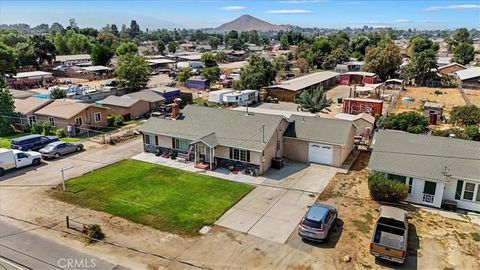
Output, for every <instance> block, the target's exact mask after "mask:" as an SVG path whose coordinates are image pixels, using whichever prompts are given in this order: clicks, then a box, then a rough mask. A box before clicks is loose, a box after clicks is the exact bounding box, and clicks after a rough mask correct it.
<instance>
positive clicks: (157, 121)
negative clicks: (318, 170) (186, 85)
mask: <svg viewBox="0 0 480 270" xmlns="http://www.w3.org/2000/svg"><path fill="white" fill-rule="evenodd" d="M306 118H308V120H307V121H304V122H302V124H298V123H297V122H298V121H301V119H299V118H298V117H295V116H292V117H291V118H290V119H287V118H285V117H283V116H280V115H269V114H260V113H249V114H246V113H245V112H240V111H233V110H225V109H218V108H207V107H203V106H194V105H189V106H187V107H185V108H184V109H183V111H182V113H181V114H180V115H179V116H178V117H176V118H175V119H162V118H150V119H149V120H148V121H147V122H146V123H145V124H144V125H142V126H141V127H140V131H141V132H142V133H143V134H144V150H145V151H147V152H156V151H160V152H161V153H171V152H176V153H181V154H183V155H186V156H187V158H188V159H189V160H192V161H194V162H195V163H203V164H206V165H207V166H208V168H216V167H218V166H222V167H235V168H238V169H239V170H242V169H249V170H254V171H256V173H258V174H263V173H264V172H265V171H266V170H268V169H269V168H270V167H271V166H272V161H273V160H274V159H281V158H288V159H292V160H296V161H301V162H316V163H323V164H327V165H332V166H341V164H342V163H343V161H344V160H345V159H346V157H347V156H348V155H349V154H350V151H351V150H352V148H353V139H354V133H355V127H354V125H353V124H352V123H351V122H348V121H343V120H334V119H321V118H317V117H306ZM317 126H318V127H317ZM321 129H323V130H324V131H322V132H320V133H319V134H317V133H316V132H317V131H318V130H321ZM330 132H331V133H332V134H331V135H330V134H329V133H330ZM295 134H297V135H298V134H305V136H303V135H302V136H295ZM332 138H334V139H332ZM318 146H323V147H331V149H332V150H333V151H328V152H325V151H322V150H323V149H325V148H318ZM323 155H328V157H323Z"/></svg>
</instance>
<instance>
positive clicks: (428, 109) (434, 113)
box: [423, 102, 444, 125]
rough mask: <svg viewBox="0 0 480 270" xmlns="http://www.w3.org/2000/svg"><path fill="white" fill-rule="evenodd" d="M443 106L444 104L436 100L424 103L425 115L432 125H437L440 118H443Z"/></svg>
mask: <svg viewBox="0 0 480 270" xmlns="http://www.w3.org/2000/svg"><path fill="white" fill-rule="evenodd" d="M443 107H444V105H443V104H441V103H435V102H425V104H423V115H424V116H425V117H427V118H428V121H429V122H430V125H436V124H437V122H438V120H439V119H442V117H443Z"/></svg>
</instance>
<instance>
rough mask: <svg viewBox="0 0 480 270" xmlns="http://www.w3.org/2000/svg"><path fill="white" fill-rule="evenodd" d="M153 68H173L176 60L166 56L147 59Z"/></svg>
mask: <svg viewBox="0 0 480 270" xmlns="http://www.w3.org/2000/svg"><path fill="white" fill-rule="evenodd" d="M146 60H147V62H148V65H149V66H150V68H152V69H171V68H172V66H173V64H175V61H173V60H171V59H166V58H155V59H146Z"/></svg>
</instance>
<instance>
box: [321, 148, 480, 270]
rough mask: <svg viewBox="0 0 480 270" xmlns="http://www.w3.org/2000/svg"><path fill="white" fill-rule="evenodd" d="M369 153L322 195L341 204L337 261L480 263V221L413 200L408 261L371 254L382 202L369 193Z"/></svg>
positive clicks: (429, 265) (431, 265)
mask: <svg viewBox="0 0 480 270" xmlns="http://www.w3.org/2000/svg"><path fill="white" fill-rule="evenodd" d="M368 157H369V154H368V153H365V152H364V153H361V154H360V156H359V158H358V159H357V161H356V163H355V164H354V166H353V168H352V170H351V171H350V172H349V173H348V174H346V175H344V174H337V175H336V176H335V178H334V179H333V180H332V182H330V184H329V186H328V187H327V188H326V189H325V191H324V192H323V193H322V194H321V196H320V198H319V201H327V202H328V203H331V204H334V205H336V206H337V208H338V210H339V224H337V229H336V230H335V233H334V235H333V236H332V237H331V239H330V240H329V242H333V245H334V246H335V249H334V252H332V254H331V256H333V257H334V258H337V263H336V267H337V268H340V269H350V268H351V267H352V264H353V265H355V269H362V268H363V269H371V268H375V269H377V268H399V267H400V268H404V269H417V268H418V269H479V268H480V257H479V256H478V251H479V248H480V242H475V241H474V233H475V232H476V233H480V226H478V225H473V224H472V223H471V222H470V221H469V219H467V218H463V217H462V216H460V215H459V216H458V219H449V218H446V217H443V216H441V215H437V214H433V213H430V212H427V211H423V210H419V209H418V208H415V207H413V206H406V208H407V209H408V210H409V211H410V216H411V217H412V220H411V221H410V223H411V226H410V227H409V230H410V231H409V240H408V248H409V250H408V259H407V262H406V264H405V265H402V266H399V265H395V264H390V263H386V262H381V261H379V260H376V259H375V258H374V257H373V256H372V255H370V254H369V251H368V246H369V243H370V237H371V231H372V229H373V224H374V219H375V216H376V212H375V209H376V208H377V207H378V206H379V204H378V203H376V202H374V201H372V200H371V199H370V197H369V191H368V185H367V175H368V172H367V170H366V166H367V164H368ZM339 235H341V237H340V236H339ZM476 237H478V235H477V236H476ZM477 241H480V239H477ZM330 245H332V243H330ZM347 254H348V255H350V256H351V257H352V262H351V263H348V264H347V263H344V262H343V261H342V260H341V258H343V257H344V256H345V255H347Z"/></svg>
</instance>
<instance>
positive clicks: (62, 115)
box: [34, 99, 108, 135]
mask: <svg viewBox="0 0 480 270" xmlns="http://www.w3.org/2000/svg"><path fill="white" fill-rule="evenodd" d="M107 111H108V108H105V107H100V106H96V105H94V104H88V103H81V102H77V101H75V100H71V99H56V100H54V101H53V102H51V103H50V104H48V105H47V106H45V107H43V108H42V109H40V110H37V111H36V112H34V115H35V116H36V118H37V121H39V122H49V123H50V124H51V125H52V126H53V127H54V128H64V129H65V130H67V131H71V132H72V133H73V134H74V135H76V134H79V133H83V132H86V131H87V129H91V128H100V127H106V126H107V125H108V120H107ZM73 127H74V128H75V129H73V130H72V128H73Z"/></svg>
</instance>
